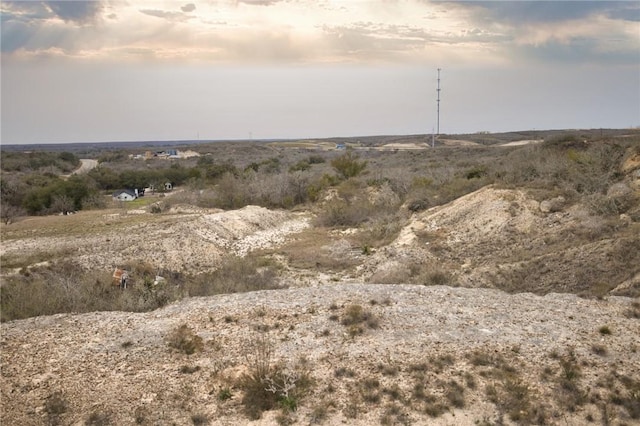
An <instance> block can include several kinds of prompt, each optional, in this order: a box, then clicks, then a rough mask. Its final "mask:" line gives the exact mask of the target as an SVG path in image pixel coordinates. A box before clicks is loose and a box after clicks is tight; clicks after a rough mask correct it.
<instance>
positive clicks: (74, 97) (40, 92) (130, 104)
mask: <svg viewBox="0 0 640 426" xmlns="http://www.w3.org/2000/svg"><path fill="white" fill-rule="evenodd" d="M1 14H2V23H1V31H2V33H1V43H2V62H1V79H2V86H1V92H2V105H1V106H2V110H1V113H2V123H1V125H2V133H1V138H2V139H1V140H2V143H3V144H10V143H47V142H92V141H130V140H184V139H198V138H200V139H202V140H205V139H249V138H253V139H268V138H313V137H329V136H357V135H376V134H422V133H431V131H432V130H433V129H434V128H435V127H436V85H437V81H436V80H437V69H438V68H441V69H442V71H441V82H440V83H441V89H442V91H441V103H440V106H441V107H440V132H441V133H466V132H476V131H493V132H498V131H509V130H528V129H559V128H602V127H604V128H626V127H637V126H640V2H638V1H623V2H612V1H603V2H594V1H588V2H580V1H554V2H543V1H535V2H526V1H511V2H484V1H469V2H437V1H429V0H209V1H197V0H193V1H147V0H141V1H138V0H128V1H117V0H114V1H112V0H104V1H4V0H3V1H2V2H1Z"/></svg>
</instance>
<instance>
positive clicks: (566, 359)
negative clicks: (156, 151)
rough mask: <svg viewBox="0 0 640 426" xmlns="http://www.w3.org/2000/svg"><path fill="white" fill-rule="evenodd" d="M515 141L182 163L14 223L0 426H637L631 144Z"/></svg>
mask: <svg viewBox="0 0 640 426" xmlns="http://www.w3.org/2000/svg"><path fill="white" fill-rule="evenodd" d="M516 137H521V138H522V139H531V140H532V139H536V135H511V136H507V135H475V136H473V137H471V136H470V135H466V136H464V137H462V136H460V137H456V138H457V139H464V140H466V141H467V142H469V144H467V145H469V146H456V147H453V146H452V147H448V146H443V143H439V146H438V147H437V148H436V149H419V150H418V149H410V150H400V149H396V148H392V147H398V146H404V145H407V144H409V145H410V144H415V145H420V146H422V147H424V143H425V142H428V141H426V140H422V139H420V138H418V137H416V138H415V140H412V139H410V138H409V139H407V138H399V139H397V140H396V139H393V138H387V139H384V140H383V139H380V140H379V139H376V138H370V139H367V138H361V140H359V141H352V144H351V145H352V147H353V148H355V149H348V150H347V151H335V150H329V149H328V147H330V146H331V144H330V143H329V142H328V141H320V142H319V141H303V142H304V143H301V144H296V143H292V142H291V143H289V142H283V143H278V144H275V143H274V144H258V143H256V144H238V145H236V146H234V145H233V144H220V145H214V146H203V147H196V148H194V149H196V150H199V151H200V153H201V154H203V157H201V158H209V159H210V158H215V160H211V161H209V160H194V159H190V160H185V162H184V163H181V164H180V165H179V167H178V168H180V170H182V171H183V172H184V173H185V176H186V175H187V174H189V173H190V175H191V178H190V179H187V180H186V181H185V182H184V184H183V185H181V186H180V188H179V189H178V190H177V191H174V193H170V194H155V195H153V196H151V197H147V198H146V199H144V201H142V200H140V201H136V202H134V204H129V205H124V204H120V205H110V204H109V203H108V202H107V203H106V205H107V207H106V208H101V209H92V210H85V211H82V212H79V213H77V214H75V215H71V216H39V217H23V218H16V217H12V219H13V220H12V222H13V223H10V224H3V225H2V228H1V230H0V232H1V236H2V249H1V251H0V256H1V258H0V259H1V261H2V268H1V271H0V272H1V276H2V282H1V287H0V290H1V292H2V294H1V296H2V297H1V300H0V303H1V319H2V321H3V325H2V327H3V333H2V335H3V336H2V347H3V352H5V353H6V355H3V360H2V375H3V378H4V379H6V380H5V381H4V384H3V385H2V400H3V401H4V402H3V406H4V407H3V414H2V422H3V423H5V422H6V423H8V424H9V423H14V424H71V423H85V424H133V423H135V424H171V423H175V424H227V423H225V422H227V420H228V421H229V422H235V423H249V422H256V423H255V424H274V423H277V424H343V423H345V424H363V425H364V424H384V425H393V424H482V425H489V424H496V425H497V424H573V425H580V424H586V423H594V424H603V425H609V424H620V425H625V424H626V425H631V424H635V423H637V422H638V421H640V355H638V353H637V350H638V348H637V344H638V342H637V336H638V335H639V334H640V323H638V318H639V317H640V314H639V312H640V308H639V303H638V301H637V298H638V297H639V296H640V266H639V265H640V238H639V237H638V235H640V135H638V134H637V132H635V133H633V134H632V135H630V136H625V137H621V135H613V134H612V135H610V136H609V137H606V135H605V137H604V138H600V135H599V134H598V133H597V132H596V133H594V134H586V133H585V134H577V133H576V134H559V135H552V136H551V137H547V138H546V140H545V141H544V142H540V143H536V144H529V145H522V146H520V145H516V146H493V145H501V144H503V143H505V142H511V141H513V140H517V139H514V138H516ZM451 140H453V138H451ZM336 142H340V143H343V142H345V141H342V140H336ZM348 144H349V142H348ZM207 151H208V152H210V153H212V154H213V155H211V156H207V155H206V153H207ZM117 158H120V157H117V156H110V157H109V158H106V157H105V158H103V160H106V161H105V162H104V164H111V165H110V166H109V167H114V168H117V167H119V166H118V165H117ZM109 161H112V163H110V162H109ZM12 162H15V161H14V160H13V157H12ZM12 164H13V163H12ZM103 167H106V166H104V165H103ZM122 167H123V170H127V169H130V168H133V167H134V163H132V162H131V161H127V160H123V165H122ZM174 169H176V167H174ZM114 170H116V169H114ZM131 170H133V169H131ZM190 170H191V171H190ZM193 170H198V171H199V172H198V173H200V174H199V175H197V174H196V173H195V172H193ZM101 173H103V174H104V171H103V172H101ZM118 173H120V172H118ZM198 176H199V177H198ZM4 179H5V175H4V174H3V180H4ZM247 206H248V207H247ZM256 206H259V207H256ZM115 267H120V268H124V269H127V270H128V271H129V274H130V277H131V278H130V285H129V287H128V288H127V289H121V288H119V287H117V286H114V285H113V283H112V277H111V273H112V272H113V268H115ZM159 277H161V278H159ZM362 283H365V284H362ZM397 284H402V285H400V286H398V285H397ZM456 287H462V288H456ZM498 290H499V291H498ZM413 292H415V293H413ZM442 292H446V296H443V293H442ZM232 293H234V294H233V295H232ZM532 293H533V294H532ZM556 293H565V295H558V294H556ZM566 294H572V295H571V296H569V295H566ZM573 295H577V296H578V297H579V298H574V296H573ZM443 297H446V299H443ZM438 298H441V299H438ZM432 299H433V300H432ZM436 299H437V300H439V302H438V301H437V300H436ZM426 305H428V308H426V307H425V306H426ZM445 305H446V306H448V309H449V311H446V310H445V309H446V308H445ZM549 306H551V307H549ZM425 309H426V310H425ZM512 309H513V310H512ZM547 309H548V310H547ZM536 310H538V312H536ZM99 311H113V312H110V313H104V312H102V313H100V312H99ZM151 311H153V312H151ZM82 312H85V313H86V314H84V315H78V313H82ZM58 313H69V315H58V316H52V317H44V316H46V315H52V314H58ZM109 315H111V316H109ZM529 316H531V318H529V320H528V321H527V320H526V318H528V317H529ZM34 317H40V318H34ZM519 317H523V318H519ZM67 322H69V323H73V326H74V327H77V330H75V331H74V330H73V329H71V328H69V327H67V326H66V325H64V324H66V323H67ZM483 322H487V324H488V325H482V323H483ZM145 323H148V324H146V325H143V324H145ZM61 324H62V325H61ZM554 324H555V325H554ZM63 325H64V326H63ZM48 330H49V331H48ZM47 333H49V334H47ZM80 334H84V335H85V336H94V335H95V336H96V337H95V338H94V337H90V339H92V340H90V341H85V342H84V343H83V342H81V340H82V339H81V338H80V337H79V336H80ZM483 336H485V337H483ZM550 336H551V337H550ZM634 336H635V337H634ZM38 339H42V341H39V340H38ZM58 341H59V342H67V343H68V344H69V345H70V346H69V347H68V348H62V347H59V346H56V342H58ZM28 342H31V343H28ZM24 345H27V346H24ZM28 345H33V348H32V347H31V346H28ZM21 348H23V349H21ZM36 348H37V350H35V349H36ZM74 348H75V349H74ZM66 351H75V352H69V353H67V352H66ZM27 352H28V353H38V356H37V357H36V358H37V359H33V357H32V356H31V355H29V354H28V353H27ZM65 353H66V354H67V355H64V354H65ZM71 354H73V355H71ZM106 354H110V355H113V356H114V357H115V358H114V359H107V358H106V357H105V355H106ZM65 356H69V357H70V358H71V359H65ZM43 357H49V358H51V359H52V360H53V361H51V362H52V363H53V365H57V367H55V369H53V370H52V369H50V368H49V367H47V365H48V364H47V361H46V359H44V358H43ZM40 358H42V359H40ZM125 360H126V361H125ZM161 360H164V361H161ZM76 361H77V362H82V363H97V364H96V365H91V366H87V367H82V368H80V372H79V377H80V379H78V380H80V381H79V382H74V379H73V377H72V376H73V375H72V374H71V373H70V372H68V371H67V369H69V368H73V367H72V365H74V364H73V363H74V362H76ZM31 363H33V365H31ZM56 363H60V364H56ZM27 364H29V367H28V368H27V367H26V365H27ZM126 365H130V366H132V367H131V368H134V369H136V370H139V371H140V372H139V373H136V372H135V371H133V370H131V371H129V370H127V368H129V367H127V366H126ZM61 371H62V373H61ZM155 371H162V372H163V373H162V374H160V376H162V375H164V376H165V377H164V378H163V377H159V376H158V375H157V374H156V373H155ZM91 374H95V375H97V376H96V377H102V379H96V378H93V377H92V376H91ZM138 375H139V377H138ZM112 376H113V377H114V383H116V384H114V386H118V387H120V388H121V389H122V388H123V387H126V386H131V387H133V388H135V390H136V391H139V392H142V393H141V394H140V395H134V390H123V392H124V394H125V395H127V396H126V402H123V400H122V399H120V400H119V401H120V402H119V403H118V404H120V405H118V404H116V403H115V402H113V401H116V400H117V398H115V395H112V393H113V392H116V391H117V389H115V387H114V388H112V387H109V386H108V385H106V384H105V378H106V380H107V381H108V380H109V377H112ZM134 379H135V380H134ZM101 380H102V381H101ZM132 380H134V381H135V383H136V384H134V382H133V381H132ZM78 386H80V387H88V388H92V387H95V389H100V390H101V391H102V392H104V393H105V395H104V396H100V397H98V396H96V395H95V394H94V392H93V390H92V392H91V393H92V397H93V398H98V400H97V401H91V400H90V399H87V398H88V397H85V396H83V395H81V394H79V393H77V392H76V388H77V387H78ZM140 386H142V387H145V386H146V387H148V389H141V388H140ZM108 398H111V400H110V399H108ZM225 419H226V420H225Z"/></svg>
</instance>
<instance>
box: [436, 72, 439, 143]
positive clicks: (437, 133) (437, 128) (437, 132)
mask: <svg viewBox="0 0 640 426" xmlns="http://www.w3.org/2000/svg"><path fill="white" fill-rule="evenodd" d="M436 92H438V118H437V125H436V135H440V68H438V89H436Z"/></svg>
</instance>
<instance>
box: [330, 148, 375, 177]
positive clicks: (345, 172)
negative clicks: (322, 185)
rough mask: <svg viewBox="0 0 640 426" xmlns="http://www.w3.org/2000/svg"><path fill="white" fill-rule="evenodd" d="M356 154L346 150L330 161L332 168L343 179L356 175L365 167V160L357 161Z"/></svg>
mask: <svg viewBox="0 0 640 426" xmlns="http://www.w3.org/2000/svg"><path fill="white" fill-rule="evenodd" d="M358 158H359V157H358V155H357V154H355V153H354V152H353V151H347V152H345V153H344V154H342V155H341V156H340V157H337V158H334V159H333V160H332V161H331V166H333V169H334V170H335V171H336V172H337V173H338V174H339V175H340V176H341V177H342V178H344V179H349V178H351V177H355V176H358V175H359V174H360V173H362V172H363V171H364V169H366V168H367V162H366V161H358Z"/></svg>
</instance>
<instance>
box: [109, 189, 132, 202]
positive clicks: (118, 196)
mask: <svg viewBox="0 0 640 426" xmlns="http://www.w3.org/2000/svg"><path fill="white" fill-rule="evenodd" d="M136 198H138V191H136V190H133V189H120V190H118V191H116V192H114V193H113V199H114V200H115V201H133V200H135V199H136Z"/></svg>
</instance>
